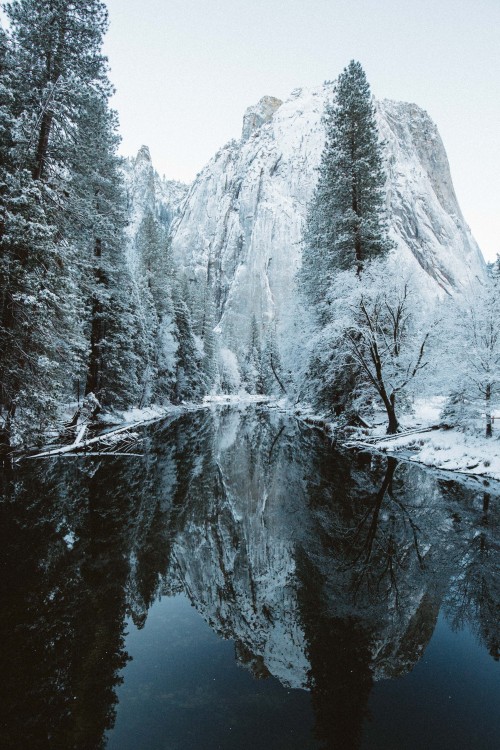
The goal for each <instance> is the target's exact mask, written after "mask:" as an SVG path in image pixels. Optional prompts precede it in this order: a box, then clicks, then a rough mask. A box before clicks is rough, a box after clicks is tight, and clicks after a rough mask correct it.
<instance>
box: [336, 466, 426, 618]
mask: <svg viewBox="0 0 500 750" xmlns="http://www.w3.org/2000/svg"><path fill="white" fill-rule="evenodd" d="M397 466H398V462H397V461H396V459H395V458H388V459H387V467H386V470H385V474H384V477H383V480H382V483H381V485H380V489H379V490H378V491H377V492H376V494H375V495H373V496H372V498H371V499H368V498H367V502H366V504H365V509H364V512H363V513H362V515H361V517H360V518H359V520H358V521H357V523H356V526H355V527H354V529H352V530H349V531H348V532H347V537H348V540H349V545H350V547H351V549H352V554H351V555H350V556H349V557H348V558H347V560H346V569H349V568H350V569H351V571H352V573H353V583H352V587H353V591H354V592H356V593H358V592H359V589H360V588H361V586H362V585H363V584H366V586H367V587H368V588H372V589H373V588H374V589H375V591H376V592H377V594H378V593H379V592H380V590H381V586H382V584H383V583H385V585H386V588H387V590H388V591H392V592H393V595H394V604H395V606H396V607H398V606H399V604H400V600H399V589H398V575H401V573H402V572H403V571H404V570H405V569H406V568H407V566H408V556H409V554H410V550H413V551H414V552H415V555H416V559H417V561H418V567H419V568H420V569H423V567H424V563H423V557H422V554H421V551H420V546H419V532H420V528H419V526H418V524H417V523H416V521H415V520H414V518H413V515H412V512H411V511H410V510H409V508H408V507H407V505H406V504H405V501H404V500H402V499H401V498H400V497H398V492H397V490H396V489H395V487H394V475H395V472H396V468H397ZM398 489H399V490H400V494H401V495H402V497H403V498H404V495H403V493H401V487H399V488H398ZM382 516H385V518H382Z"/></svg>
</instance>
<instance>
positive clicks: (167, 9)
mask: <svg viewBox="0 0 500 750" xmlns="http://www.w3.org/2000/svg"><path fill="white" fill-rule="evenodd" d="M108 8H109V13H110V22H111V26H110V31H109V34H108V38H107V41H106V51H107V54H108V55H109V60H110V64H111V75H112V79H113V82H114V83H115V85H116V87H117V94H116V97H115V99H114V106H115V107H116V109H118V112H119V114H120V121H121V131H122V135H123V144H122V152H123V153H125V154H134V153H135V152H136V151H137V149H138V148H139V146H140V145H141V144H142V143H146V144H147V145H148V146H149V147H150V149H151V153H152V157H153V161H154V164H155V166H156V168H157V169H158V171H159V172H160V173H164V174H165V175H166V176H167V177H169V178H176V179H182V180H185V181H190V180H191V179H192V178H193V177H194V176H195V174H196V172H198V171H199V170H200V169H201V168H202V167H203V166H204V164H205V163H206V162H207V161H208V159H209V158H210V157H211V156H212V155H213V154H214V153H215V151H216V150H217V149H218V148H219V147H220V146H222V145H223V144H224V143H225V142H227V141H228V140H229V139H231V138H238V137H239V135H240V128H241V118H242V115H243V112H244V110H245V108H246V107H247V106H248V105H249V104H253V103H255V102H256V101H258V100H259V99H260V98H261V96H263V95H264V94H270V95H273V96H278V97H280V98H282V99H284V98H286V97H287V96H288V94H289V93H290V91H291V90H292V89H294V88H296V87H298V86H315V85H318V84H320V83H322V82H323V81H324V80H325V79H333V78H335V77H336V76H337V75H338V74H339V73H340V71H341V70H342V69H343V68H344V67H345V65H346V64H347V63H348V62H349V60H351V59H352V58H354V59H358V60H360V62H361V63H362V65H363V66H364V68H365V70H366V73H367V76H368V80H369V81H370V84H371V87H372V91H373V93H374V94H375V96H377V97H379V98H384V97H386V98H391V99H402V100H406V101H414V102H416V103H417V104H419V105H420V106H422V107H424V108H425V109H426V110H427V111H428V112H429V114H430V115H431V117H432V118H433V119H434V120H435V122H436V123H437V125H438V127H439V130H440V132H441V135H442V138H443V140H444V143H445V146H446V149H447V151H448V156H449V159H450V163H451V169H452V176H453V180H454V184H455V188H456V191H457V194H458V198H459V201H460V204H461V206H462V209H463V212H464V214H465V218H466V220H467V221H468V222H469V224H470V225H471V228H472V231H473V233H474V235H475V236H476V238H477V240H478V242H479V244H480V246H481V248H482V249H483V252H484V253H485V255H486V256H487V257H489V258H494V257H495V254H496V252H499V251H500V140H499V139H500V0H434V1H433V0H413V1H412V2H410V1H409V0H287V1H286V2H285V0H253V1H250V0H249V1H248V2H242V1H241V0H207V1H206V2H203V1H202V0H141V2H139V1H138V0H108Z"/></svg>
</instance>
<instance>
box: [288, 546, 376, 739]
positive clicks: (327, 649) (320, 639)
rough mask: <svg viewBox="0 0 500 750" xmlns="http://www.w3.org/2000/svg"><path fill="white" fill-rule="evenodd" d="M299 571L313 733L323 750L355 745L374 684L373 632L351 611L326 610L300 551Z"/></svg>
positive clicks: (320, 586)
mask: <svg viewBox="0 0 500 750" xmlns="http://www.w3.org/2000/svg"><path fill="white" fill-rule="evenodd" d="M298 574H299V578H300V579H301V581H302V586H301V587H300V592H299V601H300V604H301V616H302V623H303V627H304V635H305V638H306V642H307V656H308V659H309V662H310V665H311V667H310V672H309V689H310V690H311V697H312V702H313V706H314V712H315V717H316V726H315V734H316V738H317V739H318V740H319V741H320V742H321V747H322V748H325V750H326V748H328V750H355V748H358V747H359V746H360V743H361V736H362V728H363V723H364V721H365V719H366V718H367V715H368V711H367V705H368V698H369V696H370V692H371V688H372V684H373V674H372V672H373V669H372V648H373V644H372V633H371V632H370V629H369V626H368V627H367V625H366V623H364V622H363V621H362V620H361V619H360V618H359V617H358V616H356V614H355V613H354V612H353V613H352V614H351V615H343V616H332V615H331V614H329V612H328V602H326V601H325V593H324V587H323V584H324V581H323V580H322V577H321V576H319V575H318V572H317V571H316V570H314V568H313V566H312V565H311V563H310V561H308V560H307V558H306V557H305V556H304V555H300V561H299V564H298Z"/></svg>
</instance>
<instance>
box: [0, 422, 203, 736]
mask: <svg viewBox="0 0 500 750" xmlns="http://www.w3.org/2000/svg"><path fill="white" fill-rule="evenodd" d="M193 421H194V422H195V423H196V424H195V428H196V429H195V431H194V433H190V430H189V425H182V426H181V427H179V426H174V428H173V429H171V430H169V431H166V430H164V431H162V430H158V429H156V430H152V431H151V441H150V442H151V443H152V444H153V445H152V447H151V451H150V452H149V451H147V452H146V454H145V455H144V456H143V457H141V458H134V457H128V458H127V459H126V460H122V459H120V458H116V457H110V456H107V457H106V458H103V459H91V458H89V459H85V458H78V459H77V460H75V461H73V460H71V459H62V460H59V461H57V460H56V461H51V462H40V463H37V464H34V463H32V464H24V465H23V466H22V467H21V468H19V469H17V470H13V471H12V472H11V474H10V475H9V474H7V473H6V472H4V473H3V475H2V476H3V485H2V500H3V502H1V503H0V514H1V518H0V565H1V567H2V579H1V581H2V582H1V586H2V590H1V591H0V596H1V600H2V608H1V611H0V649H1V651H0V653H1V662H2V663H1V668H2V675H3V680H2V685H1V687H0V705H1V709H0V710H1V712H2V714H3V715H4V716H5V719H4V720H3V721H1V722H0V727H1V728H0V745H1V746H2V747H18V746H20V744H21V745H22V746H23V747H24V746H25V747H33V748H45V747H47V748H51V749H52V748H61V749H62V748H64V750H66V749H67V748H85V750H87V749H88V750H93V749H94V748H100V747H102V746H103V743H104V734H105V731H106V730H107V729H109V728H110V727H112V726H113V723H114V716H115V705H116V694H115V689H116V686H117V685H118V684H119V683H120V681H121V677H120V670H121V669H122V668H123V667H124V665H125V664H126V661H127V654H126V653H125V651H124V634H125V631H124V628H125V621H126V616H127V614H129V613H132V614H133V616H134V619H135V620H136V621H137V624H138V625H139V626H140V625H141V624H143V623H144V621H145V617H146V613H147V609H148V607H149V606H150V605H151V603H152V602H153V600H154V598H155V596H156V595H157V593H158V591H159V589H160V587H161V586H162V585H163V576H164V574H165V572H166V568H167V566H168V563H169V555H170V545H169V540H170V537H171V533H172V524H174V526H175V515H176V514H175V513H172V507H173V506H175V503H177V505H178V507H182V504H183V502H184V500H185V498H186V494H187V492H188V489H189V486H190V484H191V483H192V476H193V474H195V473H196V470H195V464H196V461H197V454H198V448H199V444H198V442H197V439H196V435H197V434H198V431H199V432H200V433H203V432H204V429H203V428H204V427H205V431H206V425H204V420H203V419H201V420H196V419H195V420H193ZM206 421H207V420H206V419H205V422H206ZM193 435H194V439H191V440H190V437H191V438H192V437H193ZM188 441H190V447H189V449H187V446H186V443H187V442H188ZM146 447H147V446H146ZM180 455H182V456H183V459H182V461H181V459H180V458H179V456H180ZM181 463H182V466H180V464H181Z"/></svg>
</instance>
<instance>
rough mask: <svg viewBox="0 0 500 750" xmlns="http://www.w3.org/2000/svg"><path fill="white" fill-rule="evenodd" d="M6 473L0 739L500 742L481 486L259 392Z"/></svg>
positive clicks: (291, 744) (494, 539) (302, 745)
mask: <svg viewBox="0 0 500 750" xmlns="http://www.w3.org/2000/svg"><path fill="white" fill-rule="evenodd" d="M140 450H141V455H139V456H116V457H113V456H103V457H95V456H93V457H88V458H84V457H78V458H69V457H64V458H63V457H61V458H58V459H51V460H44V461H31V462H28V461H26V462H24V463H22V464H21V465H20V466H18V467H16V468H15V469H12V468H9V467H6V468H5V471H4V473H3V475H2V497H1V504H0V524H1V525H0V535H1V539H0V564H1V591H0V594H1V602H2V606H1V612H0V667H1V674H2V680H1V681H0V719H1V721H0V746H1V747H2V748H33V749H35V748H64V750H66V749H68V750H69V749H73V748H74V749H76V750H94V748H108V749H109V750H215V749H216V748H223V749H227V750H230V749H232V748H234V749H238V750H240V749H241V750H246V748H248V749H250V748H252V750H282V749H283V750H285V748H286V749H287V750H307V749H308V748H324V749H326V748H328V749H330V748H331V749H334V748H335V749H338V750H344V749H345V750H350V749H351V748H380V749H382V748H383V749H384V750H390V749H392V748H394V749H400V748H405V749H406V748H410V749H412V748H415V750H416V749H417V748H423V747H425V748H428V749H430V750H432V749H433V748H436V750H437V749H438V748H439V750H443V749H446V748H450V749H451V748H453V749H454V750H460V748H464V749H465V748H474V749H476V748H477V749H478V750H481V749H484V750H486V749H488V750H490V749H491V750H494V749H495V750H496V748H498V747H499V746H500V710H499V709H500V663H499V649H500V512H499V497H498V491H497V492H495V488H494V486H493V485H492V486H487V485H481V484H479V483H477V484H475V485H471V486H466V485H460V484H457V483H455V482H452V481H448V480H444V479H443V478H442V477H440V476H437V475H435V474H433V473H431V472H429V471H426V470H423V469H420V468H418V467H414V466H411V465H408V464H398V463H397V462H396V461H395V460H393V459H382V458H376V459H374V458H371V457H369V456H352V455H343V454H341V453H338V452H336V451H334V450H333V449H332V447H331V446H330V445H329V444H328V443H327V442H325V441H324V440H323V439H322V438H321V436H319V435H316V434H315V433H313V432H311V431H309V430H304V429H303V428H301V427H300V426H299V425H297V424H296V423H295V422H294V421H288V420H286V419H283V417H282V416H280V415H278V414H276V413H272V412H269V411H268V410H266V409H265V408H263V407H249V408H248V409H241V410H236V409H218V410H215V411H214V412H207V411H204V412H198V413H195V414H191V415H188V416H186V417H184V418H182V419H179V420H177V421H175V422H172V423H169V424H167V423H163V424H161V425H158V424H156V425H153V426H150V427H149V428H147V429H146V430H145V432H144V440H143V442H142V443H141V444H140Z"/></svg>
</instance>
